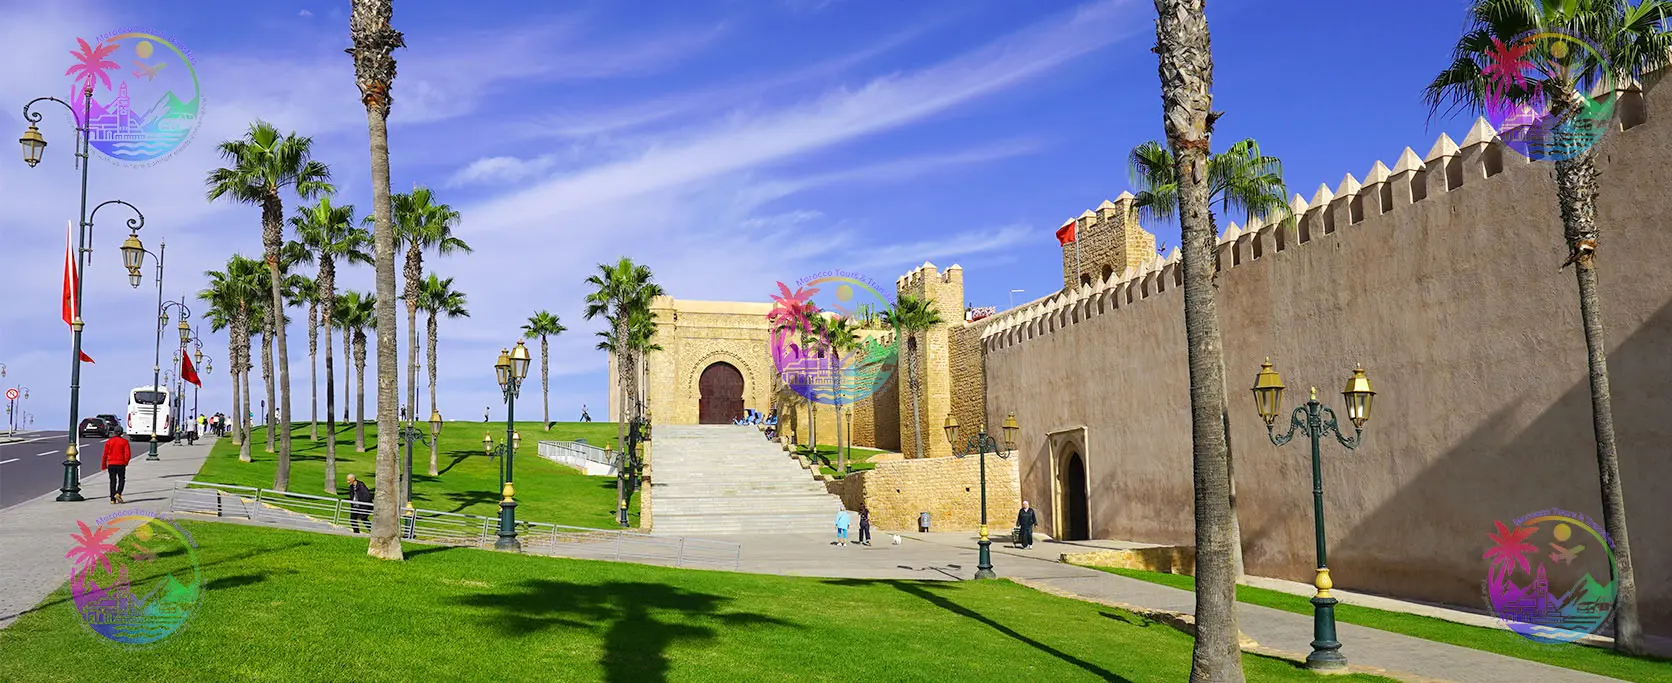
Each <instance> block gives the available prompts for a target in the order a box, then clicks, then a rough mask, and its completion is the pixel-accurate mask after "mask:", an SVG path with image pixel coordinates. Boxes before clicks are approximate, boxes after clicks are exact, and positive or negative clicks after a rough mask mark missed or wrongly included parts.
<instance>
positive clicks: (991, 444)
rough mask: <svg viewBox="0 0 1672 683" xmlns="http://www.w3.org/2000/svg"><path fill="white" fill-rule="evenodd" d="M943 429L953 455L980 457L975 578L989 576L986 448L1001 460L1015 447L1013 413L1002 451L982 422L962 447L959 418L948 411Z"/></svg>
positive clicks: (991, 564)
mask: <svg viewBox="0 0 1672 683" xmlns="http://www.w3.org/2000/svg"><path fill="white" fill-rule="evenodd" d="M942 428H943V429H945V430H946V441H947V443H950V444H952V450H953V455H956V456H958V457H960V458H963V457H966V456H969V455H972V454H973V455H976V456H978V457H979V458H981V540H980V541H979V542H978V543H977V544H978V545H980V546H981V555H980V560H979V561H978V562H976V565H975V578H977V579H991V578H993V576H994V574H993V556H992V553H991V551H990V550H989V546H991V545H992V541H990V540H988V538H987V451H989V450H991V451H992V452H993V455H996V456H999V457H1000V458H1003V459H1009V458H1010V452H1011V451H1014V450H1016V432H1017V429H1018V428H1017V426H1016V414H1015V413H1011V414H1009V415H1006V416H1005V418H1004V450H1002V451H1001V450H999V445H998V443H997V442H995V441H994V440H993V437H992V436H989V435H988V434H987V425H986V424H982V425H981V429H980V430H979V431H978V432H976V434H975V435H974V436H971V437H970V438H969V440H968V441H967V442H965V443H964V445H963V447H962V448H960V447H959V446H958V418H956V417H953V416H952V414H951V413H947V415H946V422H945V423H944V424H943V425H942Z"/></svg>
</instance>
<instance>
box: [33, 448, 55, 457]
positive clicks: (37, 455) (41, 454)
mask: <svg viewBox="0 0 1672 683" xmlns="http://www.w3.org/2000/svg"><path fill="white" fill-rule="evenodd" d="M57 452H58V451H57V450H56V449H54V450H50V451H47V452H45V453H36V454H35V457H37V458H39V457H41V456H43V455H52V454H53V453H57Z"/></svg>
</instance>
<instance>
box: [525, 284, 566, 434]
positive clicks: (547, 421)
mask: <svg viewBox="0 0 1672 683" xmlns="http://www.w3.org/2000/svg"><path fill="white" fill-rule="evenodd" d="M567 329H568V328H566V327H564V326H563V323H562V322H561V321H559V320H558V319H557V316H555V315H552V313H551V312H550V311H538V312H536V313H535V314H534V315H531V316H529V317H528V322H527V323H525V324H524V325H523V336H525V337H539V338H540V403H541V406H542V411H541V417H542V419H541V424H544V425H545V426H546V431H551V428H552V405H551V404H552V399H551V363H550V355H549V353H548V350H547V346H546V339H547V338H548V337H555V336H557V335H560V334H563V332H564V330H567Z"/></svg>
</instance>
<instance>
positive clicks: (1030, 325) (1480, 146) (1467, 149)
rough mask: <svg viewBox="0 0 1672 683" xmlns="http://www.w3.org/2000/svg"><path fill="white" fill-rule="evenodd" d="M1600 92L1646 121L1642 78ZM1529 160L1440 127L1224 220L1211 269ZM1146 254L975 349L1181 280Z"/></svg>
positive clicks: (1001, 328)
mask: <svg viewBox="0 0 1672 683" xmlns="http://www.w3.org/2000/svg"><path fill="white" fill-rule="evenodd" d="M1598 95H1606V96H1608V97H1612V98H1613V99H1614V100H1615V106H1616V112H1617V118H1616V120H1615V130H1616V131H1623V130H1630V129H1632V128H1636V127H1637V126H1640V125H1642V124H1644V123H1645V122H1647V121H1648V111H1647V109H1646V105H1645V102H1644V93H1643V88H1642V86H1641V85H1640V84H1638V83H1636V82H1633V83H1630V84H1627V85H1624V86H1622V87H1620V88H1619V89H1618V90H1616V91H1615V92H1613V93H1612V94H1607V93H1600V94H1599V93H1593V96H1598ZM1506 132H1507V131H1506ZM1531 165H1532V163H1531V162H1530V161H1529V160H1528V159H1527V158H1526V157H1525V156H1522V155H1521V154H1519V153H1517V152H1515V151H1514V150H1511V149H1509V148H1508V147H1507V146H1506V145H1505V144H1504V142H1503V141H1502V139H1500V136H1499V131H1496V130H1494V129H1493V128H1492V125H1491V124H1489V123H1488V122H1487V121H1486V119H1484V118H1479V119H1477V120H1476V121H1475V123H1474V125H1473V126H1472V127H1471V128H1470V129H1469V133H1468V134H1467V135H1466V136H1465V137H1464V139H1463V142H1462V144H1458V143H1456V142H1454V141H1453V140H1452V139H1451V137H1450V136H1448V135H1446V134H1445V133H1441V134H1440V136H1439V137H1438V138H1437V139H1436V140H1435V141H1434V143H1433V145H1432V146H1430V147H1429V150H1428V153H1427V154H1425V155H1423V156H1420V157H1419V156H1418V155H1417V153H1416V151H1415V150H1414V149H1412V148H1410V147H1406V148H1405V149H1404V150H1403V151H1402V152H1400V154H1399V156H1398V157H1396V158H1395V161H1394V164H1393V167H1392V168H1389V167H1388V166H1387V165H1386V164H1384V163H1383V162H1382V161H1380V160H1377V161H1375V162H1374V163H1372V164H1371V166H1370V170H1369V171H1368V172H1366V173H1365V174H1364V179H1363V181H1362V182H1361V181H1360V180H1359V179H1357V178H1355V177H1354V176H1353V174H1351V173H1347V174H1345V175H1344V176H1343V177H1342V179H1341V182H1340V183H1339V184H1337V185H1336V187H1335V189H1334V190H1333V191H1332V190H1331V189H1330V187H1329V186H1328V185H1327V184H1319V185H1318V189H1317V190H1316V191H1314V192H1313V194H1312V199H1311V200H1310V201H1308V200H1306V199H1304V198H1302V197H1301V196H1300V195H1299V194H1296V195H1295V196H1294V198H1293V199H1292V200H1291V201H1290V204H1289V208H1290V211H1291V212H1292V215H1293V217H1294V220H1292V221H1284V222H1282V223H1279V224H1276V225H1267V224H1265V223H1264V222H1263V221H1259V220H1253V221H1249V223H1248V225H1245V226H1241V227H1239V226H1238V225H1237V224H1236V223H1234V222H1231V223H1228V224H1227V225H1226V227H1225V229H1224V231H1223V233H1221V235H1220V236H1219V241H1218V246H1217V247H1216V250H1215V268H1216V270H1218V271H1221V272H1223V271H1226V270H1229V269H1232V268H1236V267H1239V266H1243V265H1247V264H1250V263H1254V262H1258V261H1260V260H1262V259H1265V258H1267V257H1269V256H1270V255H1272V254H1276V253H1280V252H1284V251H1288V250H1290V249H1299V248H1304V247H1305V246H1307V245H1310V244H1311V243H1313V242H1316V241H1317V239H1318V238H1319V237H1321V236H1323V235H1331V234H1335V233H1337V232H1344V231H1345V232H1351V228H1352V227H1353V226H1357V225H1360V224H1362V223H1364V222H1366V221H1368V220H1371V219H1375V218H1378V217H1382V216H1388V215H1391V214H1397V213H1399V211H1400V210H1401V209H1403V208H1405V207H1408V206H1412V205H1414V204H1417V203H1419V202H1429V201H1445V200H1446V197H1447V196H1448V195H1449V194H1451V193H1453V192H1457V191H1458V190H1460V189H1462V188H1463V187H1465V186H1468V187H1471V188H1472V187H1475V186H1479V185H1481V184H1485V183H1492V182H1494V181H1496V180H1498V179H1499V177H1500V176H1503V175H1505V174H1506V173H1511V172H1518V171H1520V170H1524V169H1525V168H1526V167H1529V166H1531ZM1130 198H1131V195H1129V194H1125V193H1123V194H1122V196H1121V199H1120V200H1117V202H1114V203H1111V202H1104V205H1105V206H1104V207H1099V213H1102V212H1103V210H1104V208H1105V207H1107V208H1108V209H1111V211H1110V213H1115V212H1119V211H1120V210H1121V209H1123V208H1124V209H1127V210H1128V211H1129V210H1130ZM1122 202H1124V203H1125V206H1122ZM1097 216H1098V214H1093V213H1092V212H1090V211H1088V212H1086V213H1084V214H1082V215H1081V217H1080V218H1079V219H1077V220H1078V221H1079V227H1081V228H1084V227H1086V226H1087V225H1089V224H1092V223H1095V222H1096V221H1097V220H1098V218H1097ZM1346 239H1351V237H1346ZM1067 248H1068V247H1065V249H1067ZM1150 251H1151V254H1152V255H1151V256H1149V257H1148V258H1144V259H1141V260H1138V261H1137V262H1136V263H1135V264H1133V265H1130V266H1128V267H1126V268H1125V269H1124V270H1122V271H1121V272H1118V273H1114V274H1113V275H1112V276H1111V277H1107V278H1082V279H1081V282H1080V283H1079V286H1078V287H1071V288H1069V287H1065V288H1064V289H1063V290H1062V291H1059V292H1057V293H1055V294H1052V295H1050V296H1046V297H1043V298H1040V299H1037V300H1034V301H1031V302H1028V303H1026V304H1023V305H1021V306H1018V307H1016V308H1013V309H1011V310H1008V311H1005V312H1003V313H1000V314H998V315H996V316H992V317H990V318H987V319H984V320H983V321H982V323H983V324H984V326H985V329H984V330H983V331H982V338H981V339H982V344H983V346H985V347H986V348H987V349H988V350H993V349H999V348H1005V347H1009V346H1014V345H1016V344H1020V343H1023V342H1026V341H1027V340H1029V339H1033V338H1035V337H1038V336H1041V335H1045V334H1050V333H1052V332H1055V331H1057V330H1061V329H1066V328H1068V327H1071V326H1073V325H1075V324H1077V323H1079V322H1082V321H1085V320H1087V319H1089V318H1091V317H1093V316H1099V315H1107V314H1110V313H1113V312H1115V311H1118V310H1120V309H1122V308H1126V307H1129V306H1134V305H1139V302H1140V301H1144V300H1147V299H1152V298H1157V297H1160V296H1161V295H1162V294H1163V293H1165V292H1167V291H1168V290H1171V289H1176V288H1177V287H1178V286H1179V285H1181V284H1182V283H1183V277H1182V272H1181V270H1180V264H1179V250H1178V249H1177V248H1175V249H1173V251H1172V252H1171V253H1169V254H1168V255H1167V256H1166V257H1165V258H1162V257H1160V256H1157V255H1153V252H1154V250H1153V248H1152V249H1151V250H1150ZM914 272H915V271H914ZM1088 280H1089V281H1088Z"/></svg>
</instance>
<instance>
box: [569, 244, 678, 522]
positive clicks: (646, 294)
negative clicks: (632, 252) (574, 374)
mask: <svg viewBox="0 0 1672 683" xmlns="http://www.w3.org/2000/svg"><path fill="white" fill-rule="evenodd" d="M586 284H587V285H589V286H591V287H592V292H590V293H588V294H587V295H586V319H587V320H591V319H593V318H595V317H599V316H602V317H603V318H604V320H605V321H606V322H608V323H609V326H610V329H609V332H608V333H607V334H604V333H600V335H599V336H601V337H604V342H602V343H600V344H599V345H598V346H599V348H607V349H608V350H609V351H610V353H611V355H613V356H615V358H616V359H617V362H616V382H617V386H618V391H619V392H620V396H621V402H622V404H623V405H622V406H621V408H622V409H621V412H620V413H619V414H618V415H617V418H618V419H617V420H616V425H615V438H616V443H618V444H626V442H627V440H626V439H627V434H626V431H627V422H628V421H631V420H634V419H637V418H638V417H639V411H640V409H641V408H642V407H643V403H642V402H641V401H639V400H638V391H637V384H638V382H637V377H638V373H637V372H636V368H635V360H636V355H637V354H636V352H635V351H634V350H633V348H632V345H633V340H632V335H633V328H634V317H635V316H638V317H648V316H650V315H651V313H650V302H651V301H652V300H653V299H655V298H656V297H658V296H661V295H662V294H663V291H662V286H661V285H658V284H656V283H655V282H654V277H653V276H652V275H651V273H650V268H649V267H647V266H643V265H639V264H636V263H633V260H632V259H630V258H628V257H626V256H623V257H621V259H620V260H618V261H616V262H615V265H609V264H603V263H600V264H598V274H597V275H592V276H589V277H587V278H586ZM640 324H643V323H640ZM616 472H617V474H616V478H615V497H616V505H617V508H618V509H619V508H620V506H623V505H626V500H627V499H626V495H627V472H626V468H618V469H617V471H616Z"/></svg>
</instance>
